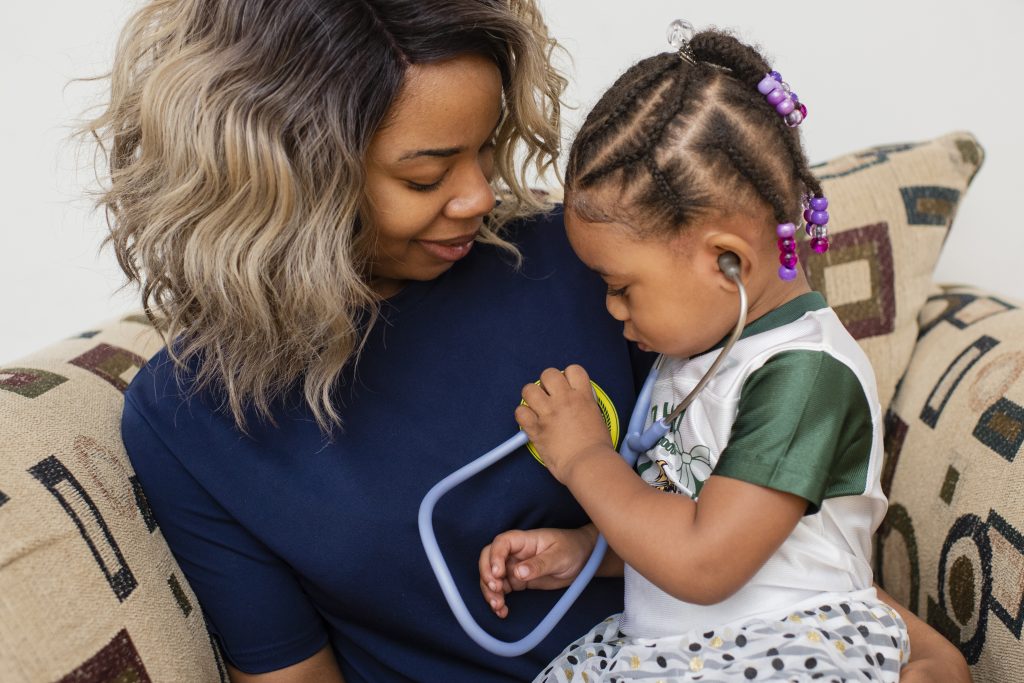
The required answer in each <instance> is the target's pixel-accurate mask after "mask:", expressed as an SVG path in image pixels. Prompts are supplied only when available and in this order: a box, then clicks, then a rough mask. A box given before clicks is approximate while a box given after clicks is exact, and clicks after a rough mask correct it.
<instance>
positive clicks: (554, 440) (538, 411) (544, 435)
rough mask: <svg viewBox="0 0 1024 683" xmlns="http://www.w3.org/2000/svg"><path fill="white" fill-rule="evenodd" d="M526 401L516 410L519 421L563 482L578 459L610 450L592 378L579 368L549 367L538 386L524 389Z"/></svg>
mask: <svg viewBox="0 0 1024 683" xmlns="http://www.w3.org/2000/svg"><path fill="white" fill-rule="evenodd" d="M523 400H524V401H526V405H521V406H519V407H518V408H516V422H518V423H519V426H520V427H522V428H523V431H525V432H526V434H527V436H529V437H530V441H532V442H533V445H534V446H536V447H537V451H538V452H539V453H540V457H541V459H542V460H543V461H544V464H545V465H547V467H548V469H549V470H550V471H551V474H553V475H554V476H555V478H557V479H558V480H559V481H561V482H562V483H566V481H565V480H566V476H567V475H568V471H569V469H570V468H571V466H572V465H573V464H574V462H573V461H574V460H575V459H576V457H577V456H579V455H581V454H583V453H586V452H588V451H591V450H593V449H595V448H597V449H602V448H603V449H611V447H612V444H611V438H610V437H609V434H608V428H607V427H606V426H605V424H604V418H603V417H601V409H600V408H598V406H597V401H596V400H594V391H593V389H592V388H591V385H590V377H588V376H587V371H586V370H584V369H583V368H581V367H580V366H579V365H570V366H569V367H567V368H566V369H565V372H564V373H563V372H559V371H558V370H555V369H554V368H548V369H547V370H545V371H544V372H543V373H541V376H540V384H539V385H538V384H527V385H526V386H525V387H523Z"/></svg>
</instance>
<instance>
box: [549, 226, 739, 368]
mask: <svg viewBox="0 0 1024 683" xmlns="http://www.w3.org/2000/svg"><path fill="white" fill-rule="evenodd" d="M565 224H566V229H567V233H568V236H569V242H570V243H571V244H572V248H573V250H574V251H575V252H576V254H577V256H579V258H580V260H582V261H583V262H584V263H585V264H586V265H587V266H588V267H589V268H590V269H591V270H593V271H595V272H597V273H598V274H599V275H600V276H601V277H602V279H603V280H604V281H605V283H606V284H607V285H608V294H607V295H606V299H605V305H606V306H607V307H608V312H609V313H611V315H612V317H613V318H615V319H616V320H619V321H621V322H622V324H623V331H622V333H623V335H624V336H625V337H626V338H627V339H629V340H631V341H635V342H637V344H638V345H639V347H640V348H641V349H643V350H645V351H656V352H658V353H663V354H665V355H668V356H678V357H683V358H686V357H690V356H693V355H696V354H699V353H701V352H703V351H706V350H708V349H709V348H711V347H712V346H714V345H715V344H716V343H718V342H719V341H721V340H722V339H723V338H724V337H725V336H726V335H727V334H728V333H729V331H730V330H731V329H732V327H733V325H734V324H735V322H736V315H737V313H738V303H737V302H738V299H737V298H736V294H735V293H733V292H729V291H727V290H726V289H723V288H722V286H721V280H720V278H721V277H723V276H722V275H721V273H720V271H719V270H718V267H717V260H716V259H717V255H715V254H712V255H711V256H710V257H708V254H707V251H708V250H707V249H706V248H705V247H704V246H703V243H702V240H701V239H700V236H701V235H702V234H703V232H704V230H705V229H706V227H702V226H692V227H691V228H689V229H688V230H687V231H686V233H685V234H684V235H681V236H677V237H674V238H661V237H650V238H646V239H640V238H638V237H637V234H636V232H635V230H634V229H633V228H631V227H629V226H626V225H623V224H620V223H603V222H602V223H591V222H588V221H585V220H583V219H582V218H580V217H579V216H578V215H577V214H576V213H575V212H573V211H572V210H567V212H566V216H565Z"/></svg>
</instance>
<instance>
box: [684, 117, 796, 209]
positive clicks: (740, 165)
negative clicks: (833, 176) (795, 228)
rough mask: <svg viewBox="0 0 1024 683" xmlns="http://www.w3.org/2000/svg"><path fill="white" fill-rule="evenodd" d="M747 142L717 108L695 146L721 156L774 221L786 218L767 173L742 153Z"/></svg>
mask: <svg viewBox="0 0 1024 683" xmlns="http://www.w3.org/2000/svg"><path fill="white" fill-rule="evenodd" d="M747 146H748V145H747V140H745V139H744V136H743V133H742V131H740V130H739V128H738V127H737V126H735V125H733V123H732V122H731V121H729V119H728V118H727V117H726V116H725V115H724V114H723V113H722V112H721V111H716V112H714V113H713V114H712V116H711V121H710V123H709V125H708V127H707V129H706V131H705V135H704V136H703V137H702V139H701V140H700V141H699V142H698V143H697V149H699V150H700V151H701V153H702V154H704V155H706V156H715V155H720V156H721V157H722V158H723V159H725V161H726V162H727V163H729V164H730V165H731V166H732V167H733V168H734V169H735V170H736V171H737V172H738V173H739V174H740V175H741V176H742V177H743V179H744V180H745V181H746V182H747V183H749V185H750V186H751V187H753V188H754V189H755V190H756V191H757V193H758V195H760V197H761V199H763V200H764V201H765V203H766V204H768V205H769V206H771V207H772V212H773V213H774V215H775V220H776V222H777V223H785V222H787V221H788V216H789V212H788V210H787V206H786V199H785V198H784V197H783V196H782V195H781V193H779V191H778V190H777V189H776V188H775V185H774V183H773V182H772V178H771V173H770V172H768V171H766V170H765V169H764V168H762V167H761V165H760V164H759V163H758V162H757V161H756V160H754V159H752V158H751V157H749V156H748V155H747V154H746V152H745V149H746V148H747Z"/></svg>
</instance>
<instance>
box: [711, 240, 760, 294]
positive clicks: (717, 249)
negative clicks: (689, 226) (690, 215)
mask: <svg viewBox="0 0 1024 683" xmlns="http://www.w3.org/2000/svg"><path fill="white" fill-rule="evenodd" d="M700 248H701V252H702V254H701V260H702V261H703V262H706V263H707V264H708V268H709V269H710V270H712V274H713V276H714V277H715V282H717V283H719V284H720V285H721V286H722V287H723V288H724V289H727V290H728V291H730V292H733V291H736V284H735V283H734V282H733V281H732V279H731V278H729V277H728V276H726V274H725V273H723V272H722V271H721V270H720V268H719V264H718V257H719V256H721V255H722V254H724V253H725V252H732V253H733V254H736V256H737V257H738V258H739V262H740V278H741V279H742V280H743V282H744V283H748V282H749V281H750V278H751V276H752V274H753V273H754V272H756V271H758V270H759V269H761V268H763V267H764V264H763V263H761V261H763V258H761V257H760V256H759V254H758V252H757V250H756V249H754V247H753V245H752V244H750V242H748V241H747V240H746V239H744V238H743V237H742V236H740V235H737V234H736V233H732V232H718V231H714V232H710V233H708V234H706V235H704V239H703V240H702V244H701V246H700Z"/></svg>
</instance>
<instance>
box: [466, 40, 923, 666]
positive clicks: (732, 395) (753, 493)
mask: <svg viewBox="0 0 1024 683" xmlns="http://www.w3.org/2000/svg"><path fill="white" fill-rule="evenodd" d="M677 44H678V45H679V51H678V53H667V54H661V55H657V56H655V57H651V58H649V59H646V60H644V61H642V62H640V63H638V64H636V65H635V66H633V67H632V68H630V69H629V70H628V71H627V72H626V73H625V74H623V76H622V77H620V78H619V80H618V81H617V82H616V83H615V84H614V85H613V86H612V87H611V89H610V90H609V91H608V92H607V93H605V95H604V96H603V97H602V98H601V100H600V101H599V102H598V104H597V105H596V106H595V108H594V110H593V111H592V112H591V114H590V115H589V117H588V118H587V120H586V123H585V124H584V126H583V128H582V129H581V131H580V133H579V136H578V137H577V139H576V141H575V143H574V145H573V149H572V152H571V154H570V158H569V163H568V168H567V174H566V226H567V230H568V234H569V238H570V241H571V243H572V246H573V248H574V250H575V251H576V253H577V255H578V256H579V257H580V259H581V260H582V261H583V262H584V263H586V264H587V266H589V267H590V268H591V269H593V270H594V271H596V272H598V273H599V274H600V275H601V276H602V277H603V278H604V280H605V281H606V283H607V285H608V294H607V302H606V303H607V307H608V311H609V312H610V313H611V314H612V316H614V317H615V318H616V319H618V320H620V321H621V322H622V323H623V326H624V330H623V333H624V335H625V336H626V337H627V338H629V339H630V340H633V341H635V342H636V343H637V345H638V346H639V347H640V348H641V349H644V350H651V351H656V352H658V353H660V354H661V357H660V358H659V360H658V363H659V376H658V380H657V384H656V387H655V390H654V394H653V397H652V404H651V405H652V408H651V414H650V415H649V419H648V424H650V423H651V422H652V421H654V420H657V419H660V418H663V417H665V416H667V415H670V414H671V413H672V411H673V409H674V408H675V406H676V405H677V404H679V402H680V401H682V399H683V398H684V397H685V396H686V395H687V394H688V393H689V392H690V390H691V389H693V387H694V386H695V385H696V384H697V382H698V381H699V380H700V379H701V377H702V376H703V375H704V373H705V371H706V370H707V369H708V368H709V367H710V365H711V364H712V362H713V361H714V360H715V358H716V357H717V355H718V353H719V351H720V349H721V346H722V340H723V339H724V338H726V337H727V336H728V334H729V333H730V331H731V329H732V327H733V325H734V324H735V322H736V319H737V314H738V313H737V311H738V305H737V302H738V295H737V287H736V285H735V283H734V282H733V280H732V279H730V278H729V277H728V276H727V275H726V274H725V273H723V272H722V270H721V269H720V267H719V256H721V255H722V254H723V253H726V252H732V253H733V254H735V255H736V256H737V257H738V260H739V270H740V277H741V278H742V281H743V283H744V284H745V286H746V289H747V293H748V295H749V317H748V319H749V320H750V321H751V322H750V323H749V324H748V325H747V326H746V329H745V331H744V332H743V334H742V336H741V337H740V339H739V341H738V342H737V343H736V345H735V347H734V348H733V349H732V351H731V352H730V354H729V356H728V358H727V360H726V361H725V363H724V364H723V365H722V366H721V368H720V369H719V370H718V371H717V372H716V373H715V374H714V376H713V377H712V378H711V380H710V382H709V383H708V384H707V386H706V387H705V388H704V389H703V391H702V392H701V393H700V394H699V396H698V398H697V399H696V401H695V402H694V403H693V404H691V405H690V406H689V407H688V408H686V410H685V411H684V412H683V413H682V414H681V415H679V416H678V417H676V418H675V419H674V420H673V421H672V424H671V429H670V431H669V432H668V434H667V435H666V436H665V437H664V438H662V439H661V441H660V442H659V443H658V444H657V445H656V446H655V447H654V448H653V449H652V450H650V451H648V452H647V453H646V454H644V455H642V456H641V457H640V460H639V462H638V463H637V467H636V471H635V472H634V471H633V470H631V469H630V467H629V466H628V465H627V464H626V463H625V462H624V461H623V460H622V459H621V458H620V457H619V455H618V454H617V453H616V452H615V451H614V450H613V447H612V445H610V444H609V440H608V433H607V431H606V429H605V426H604V422H603V419H602V417H601V414H600V412H599V409H598V407H597V405H596V403H595V401H594V398H593V396H592V393H591V389H590V382H589V378H588V376H587V374H586V372H585V371H584V370H583V368H581V367H579V366H570V367H568V368H566V369H565V371H564V373H562V372H558V371H556V370H547V371H545V372H544V373H543V374H542V376H541V382H540V384H537V385H534V384H531V385H528V386H527V387H526V388H524V390H523V399H524V401H525V405H523V406H521V407H520V408H519V409H517V411H516V420H517V421H518V422H519V424H520V426H521V427H522V428H523V429H524V430H525V431H526V432H527V434H528V435H529V437H530V439H531V440H532V442H533V444H534V445H535V446H536V448H537V449H538V451H539V453H540V456H541V458H542V459H543V461H544V462H545V464H546V465H547V466H548V467H549V468H550V470H551V473H552V474H553V475H554V476H555V477H556V478H558V480H559V481H561V482H562V483H563V484H565V485H566V486H567V487H568V488H569V489H570V490H571V491H572V493H573V495H574V496H575V497H576V499H577V500H578V501H579V503H580V504H581V505H582V506H583V508H584V509H585V510H586V512H587V513H588V514H589V516H590V518H591V520H593V522H594V525H595V526H596V528H597V529H599V530H600V531H601V533H603V534H604V535H605V537H606V538H607V540H608V543H609V548H610V549H609V553H608V557H606V559H605V561H604V563H603V565H602V569H601V573H602V574H604V575H611V574H614V573H616V572H617V571H624V576H625V590H626V594H625V609H624V611H623V612H622V614H618V615H615V616H612V617H610V618H609V619H607V620H606V621H604V622H603V623H601V624H598V625H597V626H596V627H594V628H593V629H592V630H591V631H590V632H589V633H587V634H586V635H585V636H583V637H582V638H580V639H579V640H577V641H576V642H575V643H573V644H571V645H570V646H569V647H568V648H566V649H565V651H564V652H562V654H561V655H559V656H558V658H557V659H556V660H555V661H554V662H553V663H552V664H551V666H549V667H548V668H547V669H545V670H544V671H543V672H542V673H541V674H540V675H539V676H538V679H537V680H543V681H568V680H572V681H581V680H582V681H595V680H613V681H614V680H630V681H633V680H652V681H653V680H673V681H674V680H701V679H703V680H713V681H732V680H739V681H746V680H758V681H763V680H799V681H804V680H814V679H824V680H828V681H833V680H843V681H852V680H856V681H861V680H872V681H878V680H883V681H895V680H897V679H898V678H899V668H900V665H901V663H903V662H905V661H906V660H907V658H908V655H909V645H908V640H907V635H906V627H905V625H904V624H903V622H902V620H901V619H900V618H899V616H898V615H897V614H896V613H895V612H894V611H892V610H891V609H890V608H889V607H887V606H886V605H884V603H882V602H881V601H880V600H879V599H878V597H877V595H876V592H875V589H874V588H873V587H872V576H871V562H870V555H871V536H872V533H873V532H874V530H875V528H876V527H877V526H878V524H879V522H880V521H881V520H882V517H883V515H884V513H885V509H886V501H885V498H884V496H883V494H882V491H881V487H880V485H879V474H880V470H881V464H882V433H881V425H882V420H881V415H880V407H879V403H878V399H877V396H876V389H875V380H874V376H873V373H872V370H871V366H870V364H869V363H868V360H867V358H866V357H865V356H864V354H863V353H862V352H861V350H860V348H859V346H858V345H857V343H856V342H855V341H854V340H853V338H852V337H851V336H850V335H849V334H848V333H847V331H846V330H845V329H844V327H843V325H842V324H841V323H840V321H839V319H838V318H837V317H836V315H835V313H834V312H833V311H832V310H831V309H830V308H828V306H827V305H826V303H825V300H824V299H823V298H822V296H821V295H820V294H818V293H817V292H813V291H811V290H810V288H809V286H808V284H807V281H806V279H805V277H804V275H803V272H802V271H801V270H800V268H799V267H798V265H797V261H798V257H797V253H796V243H795V240H796V237H795V235H794V233H795V231H796V227H795V225H794V224H795V223H797V222H798V221H799V218H800V217H801V213H802V218H803V219H804V220H803V222H804V223H806V228H805V230H806V232H807V233H808V235H809V237H810V247H811V250H812V251H815V252H819V253H820V252H823V251H826V250H827V249H828V236H827V232H826V227H825V226H826V224H827V222H828V211H827V205H828V202H827V200H826V198H825V197H824V195H823V194H822V191H821V187H820V185H819V184H818V182H817V180H816V179H815V178H814V176H813V175H812V174H811V173H810V171H809V170H808V166H807V161H806V159H805V156H804V153H803V150H802V148H801V143H800V139H799V135H798V130H797V126H798V125H799V124H800V123H801V121H802V120H803V119H804V118H805V117H806V115H807V110H806V107H804V106H803V105H802V104H801V103H800V100H799V98H798V96H797V95H796V94H795V93H793V92H791V91H790V89H789V86H788V85H787V84H785V83H784V82H782V79H781V77H780V76H779V75H778V74H777V73H775V72H773V71H771V70H770V67H769V66H768V64H767V63H766V61H765V59H764V58H763V57H762V56H761V55H760V54H759V53H758V52H757V51H755V50H754V49H753V48H751V47H749V46H747V45H745V44H743V43H741V42H739V41H738V40H736V39H735V38H734V37H732V36H730V35H728V34H724V33H721V32H717V31H704V32H701V33H698V34H696V35H694V36H693V37H692V39H691V40H689V41H685V40H680V41H678V43H677ZM638 474H639V476H637V475H638ZM593 533H594V532H593V530H592V529H589V530H588V529H582V530H576V531H566V530H552V529H535V530H530V531H511V532H506V533H504V534H501V535H500V536H498V537H497V538H496V539H495V540H494V542H493V543H492V544H491V545H489V546H487V548H485V549H484V551H483V553H482V554H481V558H480V573H481V588H482V590H483V593H484V596H485V598H486V599H487V600H488V601H489V602H490V604H491V607H492V609H493V610H494V611H495V612H496V613H497V614H498V615H499V616H502V617H503V616H505V615H506V614H507V613H508V607H507V605H506V603H505V599H504V596H505V594H506V593H508V592H509V591H511V590H516V589H520V588H523V587H539V588H553V587H559V586H563V585H565V584H566V583H568V582H569V581H570V580H571V579H572V578H573V577H574V576H575V575H576V573H578V571H579V568H580V567H581V566H582V564H583V563H584V561H585V560H586V557H587V555H588V554H589V551H590V549H591V548H592V547H593V540H592V534H593ZM552 549H554V551H553V550H552ZM541 554H543V557H544V560H545V564H544V566H539V564H540V563H539V562H537V561H536V560H537V559H538V558H539V556H540V555H541Z"/></svg>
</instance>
